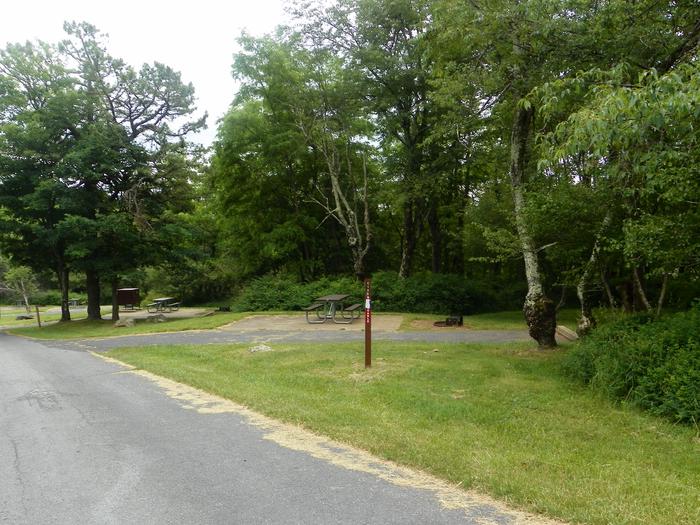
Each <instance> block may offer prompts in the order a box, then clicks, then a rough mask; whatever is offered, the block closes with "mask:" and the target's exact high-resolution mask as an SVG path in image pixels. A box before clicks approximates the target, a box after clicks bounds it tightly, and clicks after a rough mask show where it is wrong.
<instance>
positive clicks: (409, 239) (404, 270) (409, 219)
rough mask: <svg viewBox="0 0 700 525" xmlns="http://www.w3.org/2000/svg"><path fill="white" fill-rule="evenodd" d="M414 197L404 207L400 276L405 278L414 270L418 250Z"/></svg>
mask: <svg viewBox="0 0 700 525" xmlns="http://www.w3.org/2000/svg"><path fill="white" fill-rule="evenodd" d="M415 207H416V206H415V203H414V202H413V199H412V198H409V199H407V200H406V203H405V204H404V207H403V245H402V246H401V266H400V267H399V277H401V278H403V279H405V278H406V277H409V276H410V275H411V271H412V270H413V254H414V253H415V251H416V236H417V232H416V218H415V216H416V209H415Z"/></svg>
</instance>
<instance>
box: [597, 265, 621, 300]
mask: <svg viewBox="0 0 700 525" xmlns="http://www.w3.org/2000/svg"><path fill="white" fill-rule="evenodd" d="M600 280H601V282H602V283H603V288H605V294H606V295H607V296H608V303H609V304H610V308H613V309H615V308H617V301H615V295H614V294H613V292H612V289H611V288H610V283H609V282H608V278H607V277H606V276H605V270H601V271H600Z"/></svg>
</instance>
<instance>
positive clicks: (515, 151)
mask: <svg viewBox="0 0 700 525" xmlns="http://www.w3.org/2000/svg"><path fill="white" fill-rule="evenodd" d="M533 118H534V111H533V109H532V108H531V107H527V108H526V107H524V106H519V107H518V108H517V110H516V114H515V120H514V121H513V128H512V132H511V145H510V180H511V187H512V190H513V203H514V209H515V223H516V226H517V229H518V238H519V239H520V246H521V250H522V253H523V260H524V262H525V276H526V278H527V295H526V296H525V303H524V305H523V313H524V314H525V320H526V322H527V326H528V331H529V333H530V337H532V338H533V339H534V340H535V341H537V344H538V345H539V346H540V347H542V348H550V347H554V346H556V345H557V343H556V340H555V337H554V336H555V332H556V327H557V321H556V308H555V305H554V302H553V301H552V300H551V299H550V298H549V297H547V296H546V295H545V293H544V287H543V285H542V277H541V276H540V268H539V259H538V256H537V250H536V248H535V240H534V239H533V237H532V233H531V232H530V228H529V225H528V224H527V221H526V220H525V216H524V213H525V194H524V189H523V182H524V180H525V170H526V166H527V154H528V148H529V139H530V135H531V133H532V124H533Z"/></svg>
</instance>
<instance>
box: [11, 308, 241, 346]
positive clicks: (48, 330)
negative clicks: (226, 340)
mask: <svg viewBox="0 0 700 525" xmlns="http://www.w3.org/2000/svg"><path fill="white" fill-rule="evenodd" d="M183 310H185V311H186V309H183ZM247 315H250V314H248V313H231V312H221V313H219V312H216V313H213V314H212V315H208V316H205V317H189V318H184V319H167V320H166V321H164V322H161V323H153V322H147V321H146V320H144V319H137V320H136V322H135V324H134V326H128V327H127V326H125V327H120V328H115V327H114V322H113V321H111V320H109V319H103V320H102V321H88V320H87V319H79V320H73V321H71V322H68V323H54V324H48V325H45V326H42V327H41V328H38V327H37V326H31V327H23V328H12V329H11V330H8V333H11V334H13V335H21V336H25V337H33V338H36V339H86V338H90V337H113V336H122V335H138V334H153V333H159V332H180V331H183V330H210V329H214V328H219V327H221V326H224V325H227V324H229V323H233V322H234V321H239V320H241V319H243V318H244V317H246V316H247ZM58 317H60V316H58ZM166 318H167V314H166ZM42 321H43V316H42ZM33 322H34V323H36V320H35V321H33Z"/></svg>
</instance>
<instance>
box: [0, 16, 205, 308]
mask: <svg viewBox="0 0 700 525" xmlns="http://www.w3.org/2000/svg"><path fill="white" fill-rule="evenodd" d="M64 28H65V30H66V32H67V34H68V38H67V39H66V40H64V41H63V42H61V43H60V44H59V45H57V46H50V45H48V44H44V43H38V44H36V45H34V44H26V45H24V46H19V45H14V46H13V45H11V46H9V47H8V48H7V50H5V51H4V52H3V53H2V56H1V57H0V73H1V74H2V75H1V77H2V81H0V86H1V87H2V89H3V90H4V91H5V94H6V95H7V97H6V99H5V97H3V98H4V99H5V102H4V103H3V107H2V112H1V113H0V114H2V116H3V120H2V123H1V125H2V131H1V132H0V136H1V137H2V144H1V145H2V159H3V166H2V173H1V176H2V178H3V180H2V182H3V184H2V197H3V199H4V200H3V204H4V205H5V206H6V207H7V209H9V210H10V211H11V213H12V214H13V221H12V222H13V223H14V225H21V226H20V227H19V228H18V233H19V235H18V236H17V237H19V238H20V239H23V240H24V241H25V242H26V241H30V242H31V243H33V244H34V245H35V247H36V248H39V249H38V250H37V251H36V252H34V253H35V254H38V253H42V252H43V253H50V254H51V255H52V257H51V259H50V260H52V261H53V263H54V265H55V267H56V269H57V270H56V271H57V273H58V274H59V282H60V283H61V287H62V293H63V303H64V304H63V316H62V318H63V319H66V320H67V319H69V318H70V317H69V316H70V314H69V312H68V310H67V290H68V272H69V271H70V270H71V269H77V270H81V271H83V272H84V273H85V276H86V288H87V292H88V317H89V318H91V319H99V318H100V317H101V314H100V280H101V276H102V275H106V274H109V275H110V276H112V277H113V276H115V275H117V274H118V273H119V269H120V268H123V267H124V266H128V265H132V264H134V262H135V258H136V250H135V249H131V250H129V249H127V248H128V247H129V246H132V245H136V246H138V245H139V244H141V245H142V246H143V245H144V244H147V237H148V235H146V234H142V232H143V231H146V230H145V228H144V226H145V225H147V224H148V223H149V220H150V219H149V217H158V211H159V208H162V203H161V200H162V198H163V193H164V192H163V190H164V188H166V187H167V184H164V181H163V180H162V178H161V171H160V169H159V168H160V167H161V166H162V163H163V159H164V158H165V157H167V155H169V154H170V152H171V151H174V150H177V149H180V150H182V149H183V148H184V146H185V143H184V141H183V138H184V137H185V136H186V135H187V134H189V133H190V132H191V131H195V130H196V129H198V128H200V127H201V126H203V124H204V120H203V119H199V120H196V121H187V120H184V119H185V118H186V117H187V116H188V115H191V113H192V112H193V110H194V90H193V88H192V86H191V85H184V84H183V83H182V82H181V80H180V76H179V74H178V73H176V72H174V71H173V70H172V69H170V68H168V67H167V66H164V65H162V64H158V63H156V64H154V65H152V66H151V65H144V66H143V67H142V68H141V69H140V70H139V71H136V70H134V69H133V68H132V67H130V66H127V65H126V64H124V62H123V61H121V60H119V59H116V58H113V57H112V56H111V55H109V53H108V52H107V50H106V48H105V44H104V41H103V37H102V35H100V33H99V32H98V31H97V29H96V28H95V27H93V26H91V25H89V24H86V23H80V24H78V23H67V24H65V25H64ZM173 122H183V124H182V125H180V126H179V127H176V128H172V127H171V125H172V123H173ZM40 202H41V203H42V204H40ZM47 204H48V205H47ZM119 217H121V218H119ZM27 219H31V221H28V220H27ZM117 223H118V224H119V232H116V231H115V224H117ZM42 228H43V229H44V230H45V231H46V232H48V233H46V234H43V233H41V231H40V230H41V229H42ZM16 233H17V231H16ZM118 239H120V240H121V242H119V241H118ZM126 239H128V240H129V242H126ZM13 240H14V239H13ZM13 240H11V241H10V244H9V245H10V246H11V247H12V246H14V247H15V248H16V246H17V244H18V243H16V242H12V241H13ZM137 240H138V242H137ZM132 241H133V242H132ZM36 245H39V246H36ZM11 249H12V248H11ZM146 251H148V250H146ZM20 252H22V249H21V248H20V249H17V253H18V254H19V253H20ZM23 259H24V260H25V261H27V262H30V261H32V257H31V256H29V254H28V253H26V252H24V257H23ZM33 264H34V265H39V264H40V262H39V261H37V260H34V261H33Z"/></svg>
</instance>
